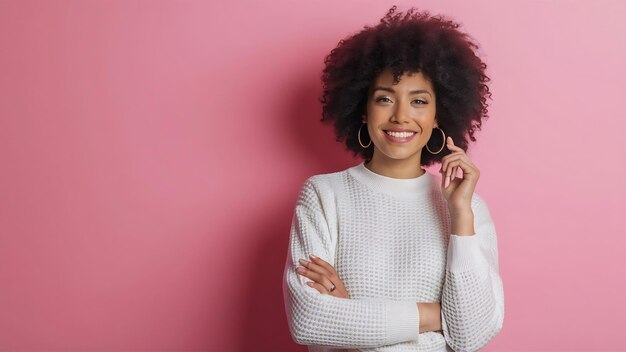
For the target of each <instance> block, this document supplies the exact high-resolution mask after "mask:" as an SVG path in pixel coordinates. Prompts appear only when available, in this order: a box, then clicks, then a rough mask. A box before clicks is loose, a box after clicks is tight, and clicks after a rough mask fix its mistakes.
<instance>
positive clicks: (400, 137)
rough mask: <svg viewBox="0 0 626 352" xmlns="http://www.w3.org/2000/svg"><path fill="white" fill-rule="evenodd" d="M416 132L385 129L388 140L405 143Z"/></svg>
mask: <svg viewBox="0 0 626 352" xmlns="http://www.w3.org/2000/svg"><path fill="white" fill-rule="evenodd" d="M416 134H417V133H416V132H412V131H411V132H395V131H385V137H386V138H387V140H388V141H390V142H393V143H406V142H408V141H410V140H412V139H413V137H415V135H416Z"/></svg>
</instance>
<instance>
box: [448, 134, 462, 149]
mask: <svg viewBox="0 0 626 352" xmlns="http://www.w3.org/2000/svg"><path fill="white" fill-rule="evenodd" d="M446 141H447V146H448V149H450V150H455V151H457V150H463V148H461V147H458V146H456V145H455V144H454V141H453V140H452V137H450V136H448V138H446Z"/></svg>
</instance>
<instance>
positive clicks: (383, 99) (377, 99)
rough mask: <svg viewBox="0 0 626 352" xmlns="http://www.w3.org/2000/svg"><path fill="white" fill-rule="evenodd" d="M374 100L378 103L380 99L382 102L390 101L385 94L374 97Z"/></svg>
mask: <svg viewBox="0 0 626 352" xmlns="http://www.w3.org/2000/svg"><path fill="white" fill-rule="evenodd" d="M375 101H376V102H377V103H378V102H381V101H382V102H385V103H390V102H391V99H389V97H386V96H380V97H378V98H376V99H375Z"/></svg>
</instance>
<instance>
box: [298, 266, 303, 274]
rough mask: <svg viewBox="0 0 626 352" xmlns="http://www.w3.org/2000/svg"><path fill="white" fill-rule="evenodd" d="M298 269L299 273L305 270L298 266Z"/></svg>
mask: <svg viewBox="0 0 626 352" xmlns="http://www.w3.org/2000/svg"><path fill="white" fill-rule="evenodd" d="M296 271H297V272H299V273H303V272H304V268H301V267H297V268H296Z"/></svg>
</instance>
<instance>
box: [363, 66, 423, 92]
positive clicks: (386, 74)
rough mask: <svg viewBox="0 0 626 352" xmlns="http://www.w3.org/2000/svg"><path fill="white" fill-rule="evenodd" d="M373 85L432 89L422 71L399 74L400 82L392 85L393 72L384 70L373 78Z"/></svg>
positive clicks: (395, 88) (408, 88)
mask: <svg viewBox="0 0 626 352" xmlns="http://www.w3.org/2000/svg"><path fill="white" fill-rule="evenodd" d="M374 86H384V87H392V86H393V88H394V90H397V89H407V90H411V89H417V88H419V89H428V90H432V83H431V82H430V80H429V79H428V78H426V76H424V74H422V72H404V73H403V74H402V76H400V82H398V83H397V84H396V85H393V73H392V72H391V70H384V71H383V72H381V73H380V74H379V75H378V76H377V77H376V79H375V80H374Z"/></svg>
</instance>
